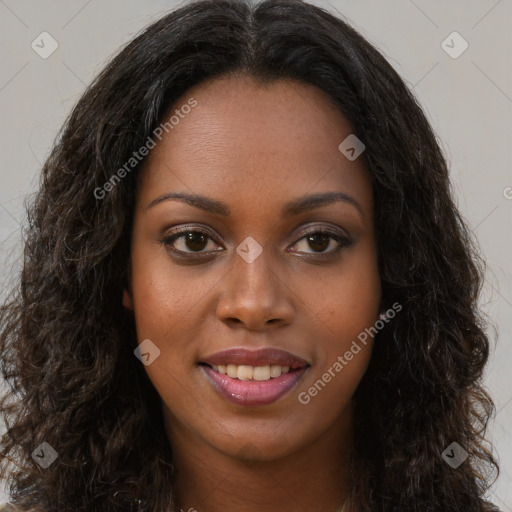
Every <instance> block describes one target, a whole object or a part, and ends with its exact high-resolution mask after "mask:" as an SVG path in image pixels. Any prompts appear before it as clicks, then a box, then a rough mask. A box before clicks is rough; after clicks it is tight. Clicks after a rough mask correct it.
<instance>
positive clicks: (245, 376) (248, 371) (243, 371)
mask: <svg viewBox="0 0 512 512" xmlns="http://www.w3.org/2000/svg"><path fill="white" fill-rule="evenodd" d="M252 376H253V367H252V366H248V365H246V364H241V365H240V366H239V367H238V375H237V377H238V379H239V380H250V379H252Z"/></svg>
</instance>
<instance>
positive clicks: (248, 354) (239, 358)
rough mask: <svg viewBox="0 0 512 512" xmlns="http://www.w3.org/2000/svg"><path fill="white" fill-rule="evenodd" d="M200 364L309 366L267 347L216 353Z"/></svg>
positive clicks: (291, 367)
mask: <svg viewBox="0 0 512 512" xmlns="http://www.w3.org/2000/svg"><path fill="white" fill-rule="evenodd" d="M200 362H201V363H206V364H208V365H210V366H213V365H215V366H218V365H219V364H224V365H227V364H236V365H238V366H239V365H249V366H266V365H279V366H289V367H290V370H295V369H298V368H305V367H306V366H309V363H308V362H307V361H306V360H305V359H302V358H301V357H299V356H296V355H294V354H291V353H290V352H287V351H285V350H281V349H279V348H274V347H265V348H260V349H257V350H249V349H246V348H243V347H235V348H230V349H227V350H222V351H221V352H215V353H214V354H211V355H210V356H207V357H205V358H203V359H202V360H201V361H200Z"/></svg>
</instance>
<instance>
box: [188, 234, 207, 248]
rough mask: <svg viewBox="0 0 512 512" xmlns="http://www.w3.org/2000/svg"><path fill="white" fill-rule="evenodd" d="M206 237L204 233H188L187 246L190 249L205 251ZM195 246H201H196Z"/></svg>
mask: <svg viewBox="0 0 512 512" xmlns="http://www.w3.org/2000/svg"><path fill="white" fill-rule="evenodd" d="M205 242H206V236H205V235H203V234H202V233H187V238H186V244H187V247H188V248H189V249H192V250H198V251H200V250H201V249H204V246H205ZM195 244H199V246H198V245H195Z"/></svg>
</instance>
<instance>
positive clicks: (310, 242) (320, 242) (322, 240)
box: [294, 229, 352, 254]
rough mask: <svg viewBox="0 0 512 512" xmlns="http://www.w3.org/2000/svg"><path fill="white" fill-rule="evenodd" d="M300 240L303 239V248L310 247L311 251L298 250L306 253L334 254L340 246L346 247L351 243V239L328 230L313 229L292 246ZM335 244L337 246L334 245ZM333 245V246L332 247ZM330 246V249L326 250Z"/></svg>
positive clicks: (298, 243)
mask: <svg viewBox="0 0 512 512" xmlns="http://www.w3.org/2000/svg"><path fill="white" fill-rule="evenodd" d="M301 241H304V242H305V243H303V245H306V246H307V247H305V249H308V248H309V249H312V252H311V251H307V250H303V251H302V250H301V251H298V252H304V253H306V254H315V253H317V254H330V253H332V254H334V253H336V252H339V251H340V250H341V249H342V248H344V247H348V246H350V245H351V244H352V240H350V239H349V238H348V237H346V236H344V235H342V234H341V233H336V232H332V231H328V230H321V229H315V230H314V231H310V232H309V233H307V234H306V235H305V236H303V237H302V238H301V239H300V240H299V241H298V242H297V243H296V244H295V246H294V247H297V246H298V245H300V243H301ZM336 244H337V247H336ZM333 246H334V248H332V247H333ZM330 247H331V249H330V250H327V249H329V248H330Z"/></svg>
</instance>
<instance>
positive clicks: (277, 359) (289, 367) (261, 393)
mask: <svg viewBox="0 0 512 512" xmlns="http://www.w3.org/2000/svg"><path fill="white" fill-rule="evenodd" d="M251 363H252V364H251ZM199 366H200V368H201V369H202V371H203V373H204V375H205V377H206V378H207V380H208V382H210V384H212V386H213V388H214V389H215V390H216V391H217V392H218V393H219V394H220V395H221V396H223V397H224V398H226V399H228V400H229V401H231V402H233V403H235V404H237V405H242V406H261V405H268V404H271V403H273V402H275V401H277V400H278V399H279V398H281V397H283V396H284V395H286V394H287V393H288V392H289V391H290V390H291V389H292V388H294V387H295V386H296V385H297V384H298V382H299V381H300V380H301V379H302V377H303V375H304V373H305V372H306V371H307V369H308V368H309V366H310V365H309V364H308V363H307V361H305V360H304V359H302V358H300V357H297V356H294V355H292V354H290V353H289V352H285V351H283V350H280V349H274V348H265V349H260V350H256V351H252V350H247V349H245V348H235V349H230V350H226V351H223V352H218V353H216V354H214V355H212V356H210V357H207V358H205V359H204V360H203V361H202V362H200V363H199Z"/></svg>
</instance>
